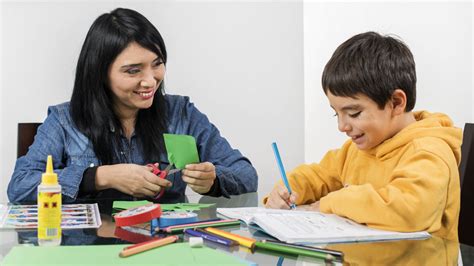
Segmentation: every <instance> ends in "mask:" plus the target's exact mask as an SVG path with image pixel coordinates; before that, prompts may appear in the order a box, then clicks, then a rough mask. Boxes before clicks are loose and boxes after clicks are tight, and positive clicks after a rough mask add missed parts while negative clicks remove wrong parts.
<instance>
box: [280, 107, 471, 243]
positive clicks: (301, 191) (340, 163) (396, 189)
mask: <svg viewBox="0 0 474 266" xmlns="http://www.w3.org/2000/svg"><path fill="white" fill-rule="evenodd" d="M414 115H415V119H416V120H417V121H416V122H415V123H412V124H410V125H409V126H407V127H406V128H404V129H403V130H401V131H400V132H398V133H397V134H396V135H395V136H393V137H392V138H390V139H387V140H385V141H384V142H383V143H381V144H380V145H378V146H377V147H375V148H373V149H371V150H368V151H361V150H359V149H358V148H357V146H356V145H355V144H354V143H352V141H351V140H348V141H347V142H346V143H345V144H344V145H343V146H342V148H340V149H338V150H333V151H329V152H328V153H327V154H326V155H325V156H324V158H323V159H322V161H321V162H320V164H310V165H301V166H298V167H297V168H296V169H294V170H293V171H292V172H290V173H289V174H288V177H289V182H290V185H291V188H292V189H293V190H294V191H295V192H297V193H298V195H299V196H298V199H297V202H296V204H298V205H301V204H309V203H313V202H315V201H318V200H320V210H321V211H322V212H325V213H334V214H337V215H339V216H343V217H347V218H350V219H352V220H354V221H356V222H358V223H361V224H366V225H368V226H370V227H374V228H379V229H385V230H393V231H401V232H410V231H422V230H425V231H428V232H430V233H432V234H433V235H437V236H440V237H442V238H446V239H449V240H455V241H457V239H458V216H459V205H460V185H459V172H458V165H459V162H460V158H461V139H462V132H461V129H459V128H455V127H453V123H452V121H451V119H450V118H449V117H448V116H446V115H444V114H440V113H428V112H426V111H421V112H415V113H414Z"/></svg>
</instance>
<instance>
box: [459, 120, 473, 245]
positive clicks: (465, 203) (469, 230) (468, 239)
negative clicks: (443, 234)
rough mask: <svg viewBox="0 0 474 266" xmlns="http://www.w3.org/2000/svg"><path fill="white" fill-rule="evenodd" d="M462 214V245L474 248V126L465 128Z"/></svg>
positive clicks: (462, 160)
mask: <svg viewBox="0 0 474 266" xmlns="http://www.w3.org/2000/svg"><path fill="white" fill-rule="evenodd" d="M461 152H462V155H461V156H462V157H461V164H460V165H459V176H460V181H461V213H460V214H459V227H458V236H459V242H460V243H462V244H466V245H470V246H474V124H470V123H466V125H465V126H464V132H463V140H462V146H461Z"/></svg>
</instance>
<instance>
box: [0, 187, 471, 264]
mask: <svg viewBox="0 0 474 266" xmlns="http://www.w3.org/2000/svg"><path fill="white" fill-rule="evenodd" d="M179 201H181V202H191V203H215V204H214V205H212V206H211V207H208V208H203V209H201V210H200V211H197V214H198V216H199V218H200V220H203V219H211V218H215V217H216V208H232V207H252V206H259V205H261V203H260V202H259V198H258V194H257V193H248V194H244V195H240V196H232V197H231V198H223V197H220V198H213V197H207V196H200V195H190V196H186V197H185V198H183V199H180V200H179ZM98 203H99V209H100V212H101V219H102V226H101V227H100V228H99V229H80V230H63V234H62V243H61V245H106V244H107V245H109V244H126V243H131V242H130V241H128V240H127V239H126V238H125V239H121V238H118V237H117V236H116V234H117V233H116V228H115V224H114V222H113V219H112V217H111V212H112V203H113V201H107V200H101V201H98ZM226 230H228V231H230V232H233V233H237V234H240V235H243V236H248V237H252V238H256V239H273V238H272V237H271V236H268V235H266V234H264V233H262V232H259V231H256V230H254V229H253V228H248V227H246V226H245V225H242V226H240V227H239V226H237V227H228V228H226ZM36 234H37V233H36V230H34V231H23V230H22V231H18V230H17V231H16V230H2V231H0V262H1V260H2V258H4V257H5V256H6V254H7V253H8V252H9V250H10V249H11V248H12V247H13V246H16V245H37V236H36ZM122 238H123V237H122ZM181 239H182V238H181ZM206 245H207V246H210V247H211V248H215V249H220V250H223V251H226V252H229V253H231V254H233V255H235V256H239V257H241V258H244V259H246V260H248V261H251V262H255V263H257V264H258V265H313V264H315V265H318V264H319V265H321V264H323V265H324V264H327V262H324V261H321V260H317V259H313V258H309V257H304V256H290V255H284V254H278V253H268V252H261V251H257V252H255V253H252V252H250V250H249V249H247V248H244V247H233V248H229V247H225V246H221V245H218V244H214V245H212V244H210V243H206ZM326 247H327V248H330V249H335V250H339V251H342V252H344V264H347V265H460V263H461V260H459V254H461V258H462V262H463V263H464V265H473V264H474V247H471V246H467V245H462V244H461V245H459V243H457V242H453V241H448V240H445V239H442V238H439V237H431V238H429V239H425V240H402V241H389V242H364V243H344V244H331V245H327V246H326Z"/></svg>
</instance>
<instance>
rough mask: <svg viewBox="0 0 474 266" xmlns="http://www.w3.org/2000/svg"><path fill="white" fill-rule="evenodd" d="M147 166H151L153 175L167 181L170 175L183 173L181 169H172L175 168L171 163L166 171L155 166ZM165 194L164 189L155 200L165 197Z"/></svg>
mask: <svg viewBox="0 0 474 266" xmlns="http://www.w3.org/2000/svg"><path fill="white" fill-rule="evenodd" d="M146 166H149V167H151V168H152V169H153V171H152V173H153V174H155V175H157V176H158V177H159V178H161V179H166V177H167V176H168V175H172V174H174V173H177V172H179V171H181V170H180V169H171V168H173V164H172V163H170V164H169V165H168V166H166V168H165V169H164V170H160V169H159V168H158V167H157V166H156V165H155V164H151V163H149V164H147V165H146ZM163 193H165V190H164V189H161V190H160V192H159V193H158V195H156V196H155V199H159V198H160V197H161V196H163Z"/></svg>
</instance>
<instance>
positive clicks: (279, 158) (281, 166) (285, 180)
mask: <svg viewBox="0 0 474 266" xmlns="http://www.w3.org/2000/svg"><path fill="white" fill-rule="evenodd" d="M272 148H273V153H274V154H275V158H276V161H277V164H278V168H279V169H280V174H281V179H283V183H285V186H286V189H288V192H289V193H290V195H291V187H290V183H289V182H288V178H287V177H286V173H285V168H284V167H283V163H282V161H281V157H280V153H279V152H278V147H277V144H276V142H273V143H272ZM290 208H292V209H295V208H296V205H295V204H294V203H292V204H291V205H290Z"/></svg>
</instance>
